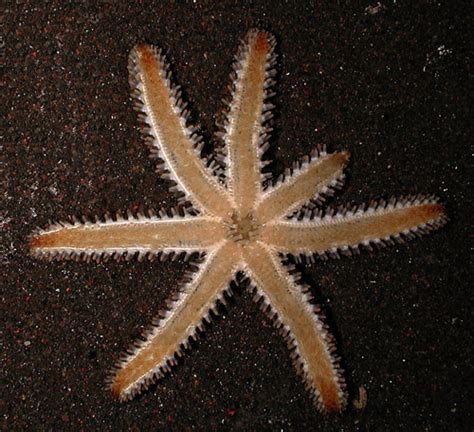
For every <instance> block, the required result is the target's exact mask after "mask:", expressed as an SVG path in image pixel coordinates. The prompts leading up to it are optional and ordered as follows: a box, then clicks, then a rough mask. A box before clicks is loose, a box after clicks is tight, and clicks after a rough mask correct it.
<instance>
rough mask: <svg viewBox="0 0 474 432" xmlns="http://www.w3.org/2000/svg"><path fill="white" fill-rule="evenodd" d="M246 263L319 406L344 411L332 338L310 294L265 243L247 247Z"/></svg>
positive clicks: (341, 381)
mask: <svg viewBox="0 0 474 432" xmlns="http://www.w3.org/2000/svg"><path fill="white" fill-rule="evenodd" d="M244 260H245V267H244V268H245V269H246V271H247V272H248V273H249V276H250V278H251V280H252V281H253V282H254V283H255V285H256V289H257V296H259V295H260V296H263V297H264V303H263V307H264V308H265V309H267V310H268V309H270V310H269V314H270V315H271V316H273V317H275V318H276V322H277V324H278V325H279V326H280V328H281V331H282V334H283V335H284V336H285V338H286V340H287V342H288V346H289V348H290V349H291V350H292V351H293V352H292V358H293V361H294V364H295V367H296V369H297V371H298V372H299V373H300V374H301V375H302V378H303V381H304V382H305V385H306V388H307V389H308V390H309V391H310V393H311V396H312V397H313V398H314V400H315V402H316V405H317V406H318V408H319V409H320V410H321V411H336V412H337V411H341V410H342V409H344V407H345V404H346V395H345V392H344V389H345V382H344V378H343V377H342V372H341V370H340V368H339V365H338V361H337V359H336V358H335V357H334V356H333V354H332V353H333V352H334V350H335V348H334V343H333V340H332V336H330V335H329V334H328V330H327V328H326V326H324V325H323V323H322V322H321V320H320V319H319V317H318V315H317V313H316V311H317V308H316V307H315V306H314V305H312V304H311V303H310V302H309V299H310V295H309V294H305V293H304V292H303V290H302V289H301V287H299V286H298V285H297V284H296V282H295V281H294V279H293V278H292V276H291V275H290V274H289V273H288V272H287V271H286V270H285V269H284V267H283V266H282V264H281V262H280V260H279V258H278V256H277V253H276V252H274V251H271V250H270V249H269V248H267V247H265V246H263V244H261V243H260V244H258V243H255V244H254V245H252V247H249V248H247V249H246V250H245V252H244Z"/></svg>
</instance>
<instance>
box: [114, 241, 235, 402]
mask: <svg viewBox="0 0 474 432" xmlns="http://www.w3.org/2000/svg"><path fill="white" fill-rule="evenodd" d="M236 252H237V251H236V246H235V244H233V243H229V242H223V243H221V244H220V245H218V246H217V247H216V248H214V249H213V250H212V251H210V253H209V255H208V256H207V258H206V261H205V262H204V263H203V264H202V265H201V267H200V268H199V270H198V272H197V273H194V274H192V276H191V279H190V280H189V282H188V283H187V284H186V285H185V286H184V288H183V290H182V291H181V292H180V293H179V294H178V296H177V298H176V299H175V300H174V301H173V302H172V303H171V305H170V309H169V310H167V311H164V312H162V313H161V314H160V316H161V317H160V318H159V319H158V320H156V321H155V322H154V323H153V326H152V328H151V329H150V330H149V331H148V333H147V334H145V335H144V338H143V340H138V341H137V342H135V344H134V346H132V348H131V349H130V350H129V354H128V355H125V357H124V358H123V359H122V361H121V362H120V363H119V364H117V367H116V370H115V371H114V377H113V378H112V380H111V383H110V388H111V391H112V394H113V395H114V396H115V397H116V398H117V399H119V400H122V401H126V400H129V399H131V398H133V397H134V396H135V395H136V394H138V393H140V392H141V391H142V390H143V389H144V388H147V387H148V385H149V384H150V383H152V382H153V381H154V380H155V379H156V378H157V377H160V376H163V374H164V373H165V372H167V371H169V369H170V366H173V365H174V364H176V358H177V357H180V356H182V355H183V353H184V352H183V348H189V340H190V339H191V338H193V339H194V338H196V337H197V330H198V329H199V330H203V321H204V320H207V321H209V318H210V316H209V312H210V310H211V309H212V310H214V311H215V306H216V302H217V301H218V300H220V301H223V293H224V291H225V290H226V288H228V286H229V283H230V281H231V280H232V277H233V275H234V273H235V270H236V261H235V257H236Z"/></svg>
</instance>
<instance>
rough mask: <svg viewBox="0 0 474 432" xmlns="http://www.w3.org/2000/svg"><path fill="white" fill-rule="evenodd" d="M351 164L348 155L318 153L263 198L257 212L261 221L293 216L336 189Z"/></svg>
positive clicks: (270, 189)
mask: <svg viewBox="0 0 474 432" xmlns="http://www.w3.org/2000/svg"><path fill="white" fill-rule="evenodd" d="M348 161H349V153H348V152H339V153H330V154H328V153H326V151H325V150H324V149H323V150H322V151H321V152H315V153H314V154H313V155H312V156H311V158H308V159H307V160H304V161H303V163H302V164H301V166H299V167H298V168H297V169H296V170H295V171H294V172H293V174H292V175H291V176H288V177H286V178H284V180H283V181H282V182H280V183H278V184H277V185H276V186H274V187H271V188H269V189H268V190H267V191H266V192H265V193H264V194H263V196H262V200H261V202H260V203H259V204H258V207H257V211H256V215H257V218H258V220H260V222H261V223H266V222H269V221H272V220H275V219H277V218H280V217H282V216H285V215H290V214H291V213H292V212H294V211H295V210H297V209H298V208H299V207H301V206H302V205H304V204H305V203H307V202H308V201H310V200H311V199H312V198H315V197H318V196H319V195H324V194H325V193H327V192H328V191H329V190H330V189H331V188H333V187H337V186H338V185H339V184H340V182H341V180H342V179H343V175H344V173H343V171H344V168H345V166H346V165H347V163H348Z"/></svg>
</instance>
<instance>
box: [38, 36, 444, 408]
mask: <svg viewBox="0 0 474 432" xmlns="http://www.w3.org/2000/svg"><path fill="white" fill-rule="evenodd" d="M275 64H276V55H275V38H274V37H273V36H272V35H271V34H269V33H268V32H265V31H259V30H252V31H250V32H249V33H248V34H247V36H246V38H245V41H244V42H243V43H242V44H241V46H240V49H239V53H238V55H237V60H236V62H235V64H234V72H233V74H232V98H231V102H230V103H229V109H228V111H227V113H226V114H225V121H224V124H223V126H222V129H221V132H220V137H221V138H222V145H221V146H220V147H218V148H217V149H216V150H215V152H214V153H213V155H211V156H209V155H207V156H204V155H203V152H202V141H201V138H200V136H199V135H198V133H197V132H196V128H194V127H191V126H190V125H189V121H188V116H189V114H188V112H187V111H186V109H185V106H186V104H185V103H183V102H182V99H181V93H180V91H179V87H177V86H175V85H173V84H172V83H171V76H170V72H169V69H168V67H167V65H166V62H165V58H164V56H163V55H162V53H161V51H160V50H158V49H156V48H154V47H152V46H149V45H139V46H137V47H135V48H134V49H133V50H132V52H131V54H130V60H129V71H130V83H131V86H132V89H133V96H134V98H135V99H136V104H135V107H136V109H137V110H138V111H139V118H140V121H141V122H142V126H143V132H144V135H145V139H146V142H147V144H148V146H149V147H150V148H151V153H152V156H153V157H155V158H156V159H158V168H159V172H160V173H161V176H162V177H164V178H167V179H169V180H171V181H173V182H174V185H173V187H172V190H173V191H176V192H178V193H180V197H181V204H183V205H180V206H178V207H177V208H175V209H171V211H168V212H167V211H164V210H162V211H160V213H159V214H158V215H156V214H155V213H146V214H128V215H126V216H121V215H120V214H119V215H117V217H116V218H111V217H109V216H107V217H104V218H102V219H99V218H96V219H95V220H93V221H89V220H85V218H84V219H82V220H80V221H78V220H74V221H73V222H72V223H67V222H59V223H57V224H54V225H52V226H50V227H48V229H46V230H39V231H38V232H36V233H35V234H33V236H32V238H31V245H30V246H31V251H32V253H33V254H34V255H35V256H38V257H45V258H83V259H87V260H89V259H94V260H100V259H105V258H107V257H110V256H112V257H114V258H122V257H133V256H134V255H136V256H138V258H139V259H142V258H144V257H149V258H153V257H155V256H157V255H158V254H160V256H162V257H164V256H169V255H174V256H176V255H179V256H181V257H188V258H189V257H191V256H192V255H193V254H194V257H196V255H197V256H198V257H199V259H200V262H199V263H197V264H196V268H195V269H194V270H195V271H194V273H193V272H190V273H188V274H186V277H185V280H184V282H183V284H182V285H181V287H180V288H181V289H180V291H179V293H178V294H176V295H175V296H174V297H173V299H172V300H171V301H170V302H169V303H168V305H167V306H168V307H167V309H166V310H164V311H162V312H161V313H160V314H159V317H158V318H157V319H156V320H155V321H154V322H153V325H152V327H151V329H150V330H149V331H148V332H147V333H146V334H145V335H144V339H140V340H138V341H137V342H135V344H134V345H133V347H132V348H131V349H130V350H129V351H128V352H127V354H125V355H124V356H123V358H122V359H121V361H120V362H119V363H118V364H117V366H116V369H115V370H114V373H113V377H112V378H111V380H110V383H109V384H110V388H111V391H112V393H113V395H114V396H115V397H116V398H118V399H120V400H128V399H131V398H132V397H133V396H135V395H136V394H138V393H140V392H141V391H142V389H144V388H147V387H148V386H149V384H150V383H151V382H153V381H154V380H155V379H156V378H157V377H161V376H162V375H163V374H164V373H165V372H167V371H169V369H170V366H173V365H175V364H176V359H177V357H179V356H181V355H183V353H184V350H185V349H187V348H189V340H190V339H192V338H195V337H196V336H197V331H198V330H202V329H203V323H204V321H205V320H209V318H210V315H209V313H210V310H213V311H215V306H216V304H217V303H218V302H219V301H220V302H224V300H225V299H224V292H228V291H229V283H230V282H231V281H232V280H233V279H234V278H235V277H236V275H240V278H239V277H238V280H239V281H240V282H243V281H245V282H247V286H248V287H249V289H250V290H251V291H252V292H254V294H255V300H256V301H259V302H260V306H261V308H262V309H263V310H264V311H265V312H266V313H267V314H268V315H269V316H270V317H271V318H272V320H273V322H274V323H275V325H276V327H277V328H278V329H279V330H280V332H281V333H282V335H283V336H284V337H285V339H286V341H287V343H288V347H289V349H290V351H291V358H292V359H293V363H294V365H295V367H296V369H297V371H298V373H299V374H300V375H301V376H302V379H303V381H304V383H305V385H306V388H307V389H308V391H309V392H310V395H311V397H312V398H313V399H314V401H315V403H316V405H317V407H318V408H319V409H320V410H321V411H341V410H342V409H343V408H344V407H345V405H346V403H347V393H346V384H345V381H344V377H343V375H342V371H341V368H340V366H339V358H338V357H337V356H336V355H335V345H334V340H333V338H332V337H331V335H330V334H329V332H328V328H327V326H326V325H325V324H324V323H323V321H322V319H321V316H320V314H319V312H320V309H319V308H318V307H317V306H315V305H314V304H312V302H311V300H312V296H311V294H310V293H309V291H308V287H307V286H303V285H302V284H300V283H299V276H298V274H297V273H296V272H295V269H294V266H291V265H289V263H288V261H287V260H286V261H285V257H289V256H290V257H291V256H293V257H297V258H299V257H305V258H307V259H310V260H311V259H312V258H313V256H337V255H338V253H339V252H341V253H345V254H350V252H352V251H358V247H359V246H360V245H365V246H368V247H369V246H370V244H371V243H376V244H392V243H394V241H403V240H404V239H410V238H412V237H415V236H416V235H419V234H422V233H426V232H428V231H430V230H432V229H435V228H438V227H440V226H441V225H442V224H443V223H444V222H445V220H446V216H445V213H444V208H443V206H442V205H441V204H439V203H437V200H436V199H435V198H434V197H422V196H416V197H409V198H402V199H398V200H396V199H391V200H390V201H388V202H385V201H378V202H372V203H371V204H369V205H367V206H359V207H356V208H351V209H348V208H345V209H339V210H336V211H326V212H325V213H323V212H322V211H320V210H317V209H316V206H318V205H320V204H322V202H323V200H324V196H325V195H328V194H330V193H332V192H333V190H334V189H335V188H339V187H340V186H341V184H342V180H343V178H344V173H343V171H344V168H345V167H346V164H347V162H348V159H349V154H348V153H347V152H337V153H327V152H326V149H325V147H320V148H318V149H317V150H315V151H313V153H312V154H311V155H310V156H308V157H305V158H303V160H302V161H300V162H299V163H297V164H295V165H294V166H293V168H292V169H291V170H287V171H286V172H285V174H284V175H282V176H281V177H280V178H279V179H278V180H276V181H274V182H269V181H268V179H267V178H266V177H267V176H266V175H265V174H264V173H262V168H263V167H264V166H265V161H264V160H263V159H262V155H263V153H264V152H265V150H266V149H267V147H268V139H269V136H270V132H271V127H270V124H269V120H270V118H271V109H272V107H273V105H272V104H271V103H270V102H269V99H270V98H271V97H272V96H273V94H274V93H273V92H272V91H271V88H272V86H273V85H274V78H273V77H274V75H275V70H274V66H275ZM186 203H187V205H186Z"/></svg>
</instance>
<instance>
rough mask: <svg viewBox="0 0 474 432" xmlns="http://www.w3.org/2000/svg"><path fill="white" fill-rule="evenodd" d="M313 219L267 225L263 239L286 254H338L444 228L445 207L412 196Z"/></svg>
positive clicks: (432, 199) (426, 199)
mask: <svg viewBox="0 0 474 432" xmlns="http://www.w3.org/2000/svg"><path fill="white" fill-rule="evenodd" d="M364 207H365V206H361V207H356V208H354V209H352V210H349V211H347V210H346V211H340V212H337V213H336V214H334V215H329V214H327V215H326V216H323V217H317V218H314V219H310V218H305V219H303V220H295V219H290V220H283V221H279V222H275V223H271V224H267V225H266V226H265V227H264V229H263V231H262V239H263V241H266V242H268V243H270V244H272V245H273V246H274V247H276V248H278V250H280V251H282V252H284V253H291V254H295V255H296V254H303V255H310V254H312V253H318V254H322V255H323V254H329V255H336V256H337V251H338V250H341V251H342V252H350V251H351V250H352V249H357V247H358V246H359V245H365V246H368V247H370V243H379V244H391V243H393V240H403V238H404V237H405V238H411V237H413V236H414V235H417V234H423V233H425V232H428V231H431V230H433V229H436V228H439V227H440V226H442V225H444V223H445V221H446V214H445V211H444V207H443V206H442V205H441V204H439V203H438V202H437V201H436V199H434V198H423V197H420V196H419V197H412V198H405V199H401V200H398V201H397V200H395V199H392V200H390V201H389V202H388V203H386V202H385V201H379V202H374V203H372V204H371V205H370V206H369V207H368V208H367V209H365V208H364Z"/></svg>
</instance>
